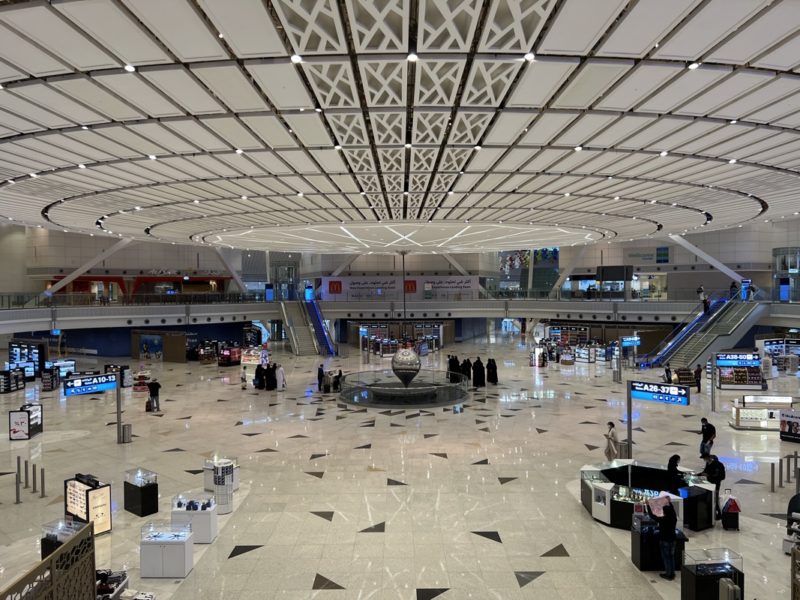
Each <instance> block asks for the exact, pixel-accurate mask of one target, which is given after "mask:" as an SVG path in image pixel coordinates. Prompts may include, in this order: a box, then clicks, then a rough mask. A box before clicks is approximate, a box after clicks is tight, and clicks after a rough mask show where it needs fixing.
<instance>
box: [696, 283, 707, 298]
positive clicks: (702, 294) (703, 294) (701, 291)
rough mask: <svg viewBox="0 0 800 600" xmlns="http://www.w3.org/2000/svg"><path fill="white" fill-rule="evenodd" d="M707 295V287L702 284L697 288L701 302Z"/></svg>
mask: <svg viewBox="0 0 800 600" xmlns="http://www.w3.org/2000/svg"><path fill="white" fill-rule="evenodd" d="M705 297H706V288H704V287H703V286H702V285H701V286H700V287H699V288H697V299H698V300H700V302H702V301H703V300H704V299H705Z"/></svg>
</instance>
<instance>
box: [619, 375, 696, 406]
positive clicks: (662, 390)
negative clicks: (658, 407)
mask: <svg viewBox="0 0 800 600" xmlns="http://www.w3.org/2000/svg"><path fill="white" fill-rule="evenodd" d="M628 391H629V393H630V395H631V399H632V400H644V401H647V402H661V403H662V404H678V405H681V406H688V405H689V388H688V387H686V386H685V385H673V384H671V383H654V382H652V381H628Z"/></svg>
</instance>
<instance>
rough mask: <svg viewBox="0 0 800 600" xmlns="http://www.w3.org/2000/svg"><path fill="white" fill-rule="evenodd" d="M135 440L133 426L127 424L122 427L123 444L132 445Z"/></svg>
mask: <svg viewBox="0 0 800 600" xmlns="http://www.w3.org/2000/svg"><path fill="white" fill-rule="evenodd" d="M132 438H133V425H131V424H130V423H126V424H125V425H123V426H122V443H123V444H130V443H131V439H132Z"/></svg>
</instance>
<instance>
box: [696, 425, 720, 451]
mask: <svg viewBox="0 0 800 600" xmlns="http://www.w3.org/2000/svg"><path fill="white" fill-rule="evenodd" d="M700 435H701V436H703V439H702V440H701V441H700V458H705V457H706V456H708V455H709V454H711V446H713V445H714V439H715V438H716V437H717V428H716V427H714V426H713V425H712V424H711V423H709V422H708V419H706V418H705V417H703V418H702V419H700Z"/></svg>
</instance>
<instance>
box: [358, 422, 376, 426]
mask: <svg viewBox="0 0 800 600" xmlns="http://www.w3.org/2000/svg"><path fill="white" fill-rule="evenodd" d="M361 427H375V421H367V422H366V423H362V424H361Z"/></svg>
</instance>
